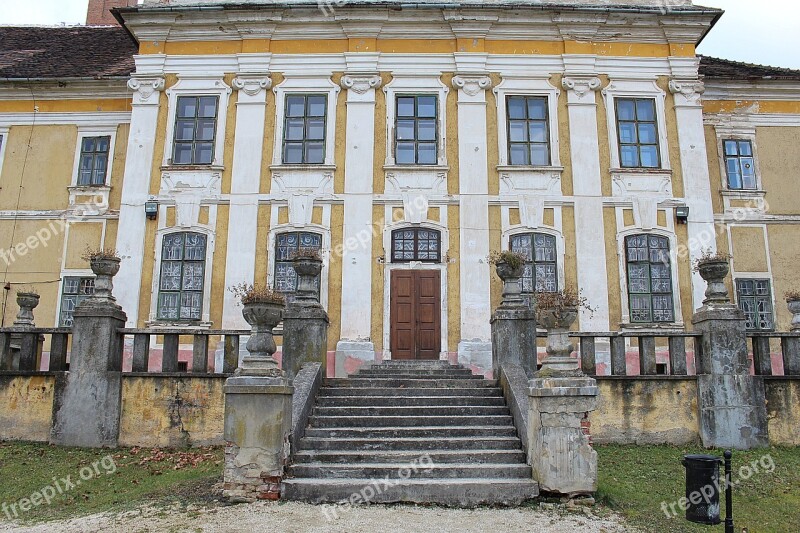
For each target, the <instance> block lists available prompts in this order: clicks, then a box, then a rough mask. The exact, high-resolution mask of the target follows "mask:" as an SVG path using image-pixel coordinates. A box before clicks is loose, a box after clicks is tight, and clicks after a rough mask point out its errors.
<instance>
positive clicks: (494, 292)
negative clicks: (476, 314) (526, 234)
mask: <svg viewBox="0 0 800 533" xmlns="http://www.w3.org/2000/svg"><path fill="white" fill-rule="evenodd" d="M502 241H503V223H502V219H501V211H500V206H499V205H490V206H489V250H498V251H499V250H505V249H508V243H504V242H502ZM489 272H490V276H489V299H490V301H491V307H490V309H492V310H494V309H497V307H498V306H499V305H500V300H501V299H502V295H503V282H502V281H501V280H500V278H499V277H498V276H497V273H495V271H494V267H492V268H490V269H489Z"/></svg>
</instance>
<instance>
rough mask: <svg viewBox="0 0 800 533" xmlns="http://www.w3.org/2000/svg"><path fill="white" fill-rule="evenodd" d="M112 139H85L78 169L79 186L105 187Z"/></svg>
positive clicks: (104, 137) (83, 139)
mask: <svg viewBox="0 0 800 533" xmlns="http://www.w3.org/2000/svg"><path fill="white" fill-rule="evenodd" d="M110 145H111V137H109V136H102V137H83V138H82V139H81V155H80V163H79V165H80V166H79V167H78V185H84V186H86V185H105V184H106V170H107V169H108V150H109V146H110Z"/></svg>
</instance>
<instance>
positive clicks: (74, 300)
mask: <svg viewBox="0 0 800 533" xmlns="http://www.w3.org/2000/svg"><path fill="white" fill-rule="evenodd" d="M92 294H94V276H88V277H80V276H65V277H64V284H63V286H62V287H61V311H60V313H59V317H58V325H59V327H62V328H71V327H72V313H73V312H75V308H76V307H78V304H79V303H81V302H82V301H84V300H85V299H86V298H88V297H90V296H91V295H92Z"/></svg>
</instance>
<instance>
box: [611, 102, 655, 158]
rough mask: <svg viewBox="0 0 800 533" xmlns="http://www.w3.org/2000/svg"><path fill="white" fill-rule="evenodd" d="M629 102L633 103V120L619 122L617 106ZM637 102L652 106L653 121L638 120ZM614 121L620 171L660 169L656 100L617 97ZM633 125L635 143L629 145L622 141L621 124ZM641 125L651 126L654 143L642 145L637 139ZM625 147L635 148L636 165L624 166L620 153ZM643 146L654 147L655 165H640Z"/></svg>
mask: <svg viewBox="0 0 800 533" xmlns="http://www.w3.org/2000/svg"><path fill="white" fill-rule="evenodd" d="M627 101H631V102H632V103H633V112H634V118H633V119H632V120H621V119H620V115H619V106H620V103H621V102H627ZM639 102H652V105H653V120H640V119H639ZM614 120H615V122H616V128H617V150H618V152H619V153H618V155H619V166H620V168H622V169H638V170H657V169H660V168H661V147H660V146H659V142H658V128H659V126H658V111H657V110H656V100H655V98H653V97H638V96H619V97H617V98H615V99H614ZM623 123H627V124H633V125H634V129H635V131H636V142H633V143H629V142H623V141H622V124H623ZM643 124H652V125H653V130H654V132H655V137H656V138H655V142H652V143H643V142H641V139H640V138H639V126H640V125H643ZM627 146H635V147H636V158H637V160H638V164H637V165H625V164H624V162H623V157H622V151H623V148H625V147H627ZM645 146H652V147H655V150H656V159H657V161H656V165H655V166H645V165H643V164H642V148H643V147H645Z"/></svg>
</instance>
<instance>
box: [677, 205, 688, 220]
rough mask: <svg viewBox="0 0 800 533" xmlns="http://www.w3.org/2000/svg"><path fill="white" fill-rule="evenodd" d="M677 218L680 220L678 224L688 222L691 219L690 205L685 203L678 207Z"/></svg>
mask: <svg viewBox="0 0 800 533" xmlns="http://www.w3.org/2000/svg"><path fill="white" fill-rule="evenodd" d="M675 218H676V219H677V220H678V224H686V222H688V220H689V207H688V206H685V205H684V206H681V207H676V208H675Z"/></svg>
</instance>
